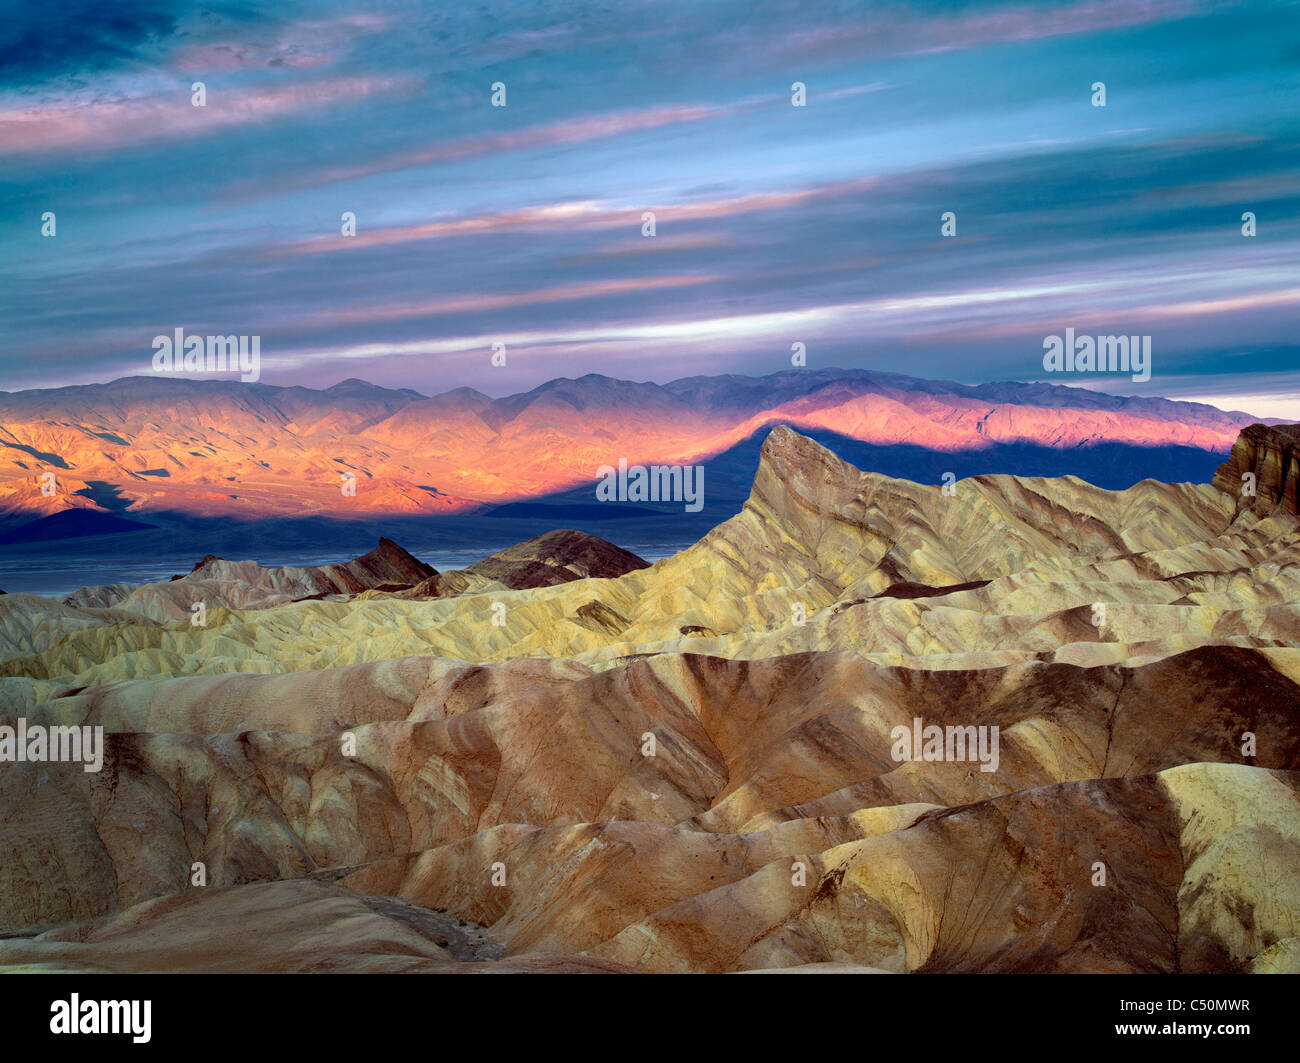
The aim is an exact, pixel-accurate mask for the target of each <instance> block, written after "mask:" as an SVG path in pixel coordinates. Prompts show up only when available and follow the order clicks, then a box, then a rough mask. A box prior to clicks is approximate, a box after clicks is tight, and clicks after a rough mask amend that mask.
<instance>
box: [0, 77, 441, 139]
mask: <svg viewBox="0 0 1300 1063" xmlns="http://www.w3.org/2000/svg"><path fill="white" fill-rule="evenodd" d="M419 85H420V82H419V81H418V80H415V79H411V78H396V77H343V78H330V79H326V80H322V81H316V82H312V83H309V84H303V85H271V86H263V87H256V88H241V89H234V90H230V91H224V90H222V89H221V88H220V87H219V86H217V85H213V84H209V85H208V96H207V106H206V107H195V106H193V105H192V104H191V102H190V95H191V94H190V87H189V86H188V85H178V86H177V87H176V91H175V92H174V93H172V94H169V95H167V96H157V95H155V96H137V97H130V98H124V99H115V100H102V99H101V100H85V101H79V100H57V101H50V102H46V103H42V104H38V105H36V106H33V107H10V108H6V109H3V110H0V151H9V152H15V153H18V152H42V151H59V150H68V149H78V150H86V149H95V148H106V147H114V146H118V145H124V144H132V143H142V142H145V141H150V140H161V139H167V138H169V137H179V136H200V135H202V134H204V133H211V132H216V131H218V130H222V129H228V128H232V127H236V126H244V125H253V124H256V123H259V122H266V121H270V120H271V119H274V118H281V117H284V116H285V115H289V114H295V113H298V112H302V111H308V110H314V109H319V108H320V107H321V106H329V105H332V104H339V103H346V102H351V101H355V100H363V99H366V98H367V97H369V96H373V95H376V94H378V93H395V92H401V91H411V90H413V89H414V88H416V87H418V86H419Z"/></svg>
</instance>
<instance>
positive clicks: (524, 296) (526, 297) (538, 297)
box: [312, 275, 722, 325]
mask: <svg viewBox="0 0 1300 1063" xmlns="http://www.w3.org/2000/svg"><path fill="white" fill-rule="evenodd" d="M721 279H722V278H721V277H717V276H690V275H681V276H669V277H645V278H636V277H633V278H628V279H627V280H617V281H588V282H584V283H580V284H565V285H559V286H556V287H553V288H541V289H538V290H536V291H530V292H502V293H495V294H479V295H460V296H451V297H447V298H442V299H430V300H425V301H421V302H418V303H391V304H389V305H386V306H376V307H367V308H365V309H360V310H335V311H327V312H325V313H319V314H313V315H312V321H314V322H320V321H324V322H328V323H330V324H331V325H333V324H339V323H354V322H359V321H362V322H364V321H388V320H393V319H397V318H406V317H427V316H431V315H434V314H453V313H463V312H469V311H481V310H503V309H508V308H510V307H516V306H533V305H536V304H538V303H558V302H564V301H566V300H569V299H592V298H600V297H601V296H606V295H623V294H626V293H628V292H642V291H654V290H657V289H662V288H682V287H687V286H690V285H695V284H710V283H712V282H714V281H717V280H721Z"/></svg>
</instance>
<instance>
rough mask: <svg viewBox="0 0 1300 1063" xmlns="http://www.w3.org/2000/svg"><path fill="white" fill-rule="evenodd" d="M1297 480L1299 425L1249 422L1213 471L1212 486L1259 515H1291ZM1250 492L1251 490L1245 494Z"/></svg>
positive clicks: (1299, 476)
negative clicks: (1226, 458)
mask: <svg viewBox="0 0 1300 1063" xmlns="http://www.w3.org/2000/svg"><path fill="white" fill-rule="evenodd" d="M1298 482H1300V425H1294V424H1290V425H1273V426H1271V427H1270V426H1268V425H1262V424H1253V425H1251V426H1250V427H1249V428H1246V429H1243V430H1242V433H1241V435H1240V436H1238V437H1237V441H1236V442H1235V443H1234V444H1233V445H1232V451H1231V452H1230V453H1229V455H1228V460H1227V461H1226V462H1224V463H1223V464H1222V465H1220V466H1219V470H1218V472H1216V473H1215V474H1214V486H1215V487H1217V488H1219V489H1220V490H1221V491H1226V492H1227V493H1228V494H1230V495H1233V496H1235V497H1236V498H1238V499H1239V500H1240V501H1239V503H1238V504H1239V505H1240V506H1242V507H1243V508H1246V509H1250V510H1251V511H1252V512H1254V513H1256V514H1258V515H1259V516H1261V517H1271V516H1272V515H1273V514H1275V513H1282V514H1285V515H1288V516H1295V515H1296V514H1297V513H1300V507H1297V503H1296V486H1297V483H1298ZM1250 491H1253V492H1254V493H1253V494H1251V493H1249V492H1250Z"/></svg>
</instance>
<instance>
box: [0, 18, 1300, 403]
mask: <svg viewBox="0 0 1300 1063" xmlns="http://www.w3.org/2000/svg"><path fill="white" fill-rule="evenodd" d="M114 7H115V5H111V4H102V3H75V2H70V0H69V2H63V3H55V4H52V5H47V6H44V7H41V8H40V9H38V10H36V11H32V9H31V8H30V6H29V5H27V4H19V5H12V4H4V5H2V6H0V247H2V248H3V251H2V252H0V329H2V330H3V331H2V333H0V335H3V340H2V341H0V388H4V389H7V390H16V389H18V388H24V387H50V386H59V385H63V384H74V383H89V382H94V381H107V380H112V379H115V378H117V377H120V376H127V375H136V374H140V373H147V372H150V366H151V361H150V360H151V357H152V353H153V351H152V339H153V337H154V336H156V335H159V334H171V332H172V330H174V329H175V328H177V327H180V328H184V329H185V330H186V331H187V332H190V333H198V334H227V335H228V334H247V335H258V336H260V337H261V351H262V359H263V369H262V379H263V381H265V382H267V383H273V384H307V385H310V386H325V385H329V384H332V383H335V382H336V381H338V380H341V379H344V378H346V377H352V376H359V377H363V378H365V379H367V380H372V381H374V382H376V383H380V384H385V385H390V386H405V387H413V388H416V389H418V390H420V391H423V392H425V393H426V394H428V393H434V392H438V391H444V390H448V389H450V388H454V387H458V386H461V385H470V386H473V387H477V388H479V389H480V390H483V391H486V392H488V393H490V394H496V395H501V394H508V393H512V392H517V391H522V390H526V389H527V388H529V387H532V386H534V385H536V384H537V383H540V382H542V381H544V380H547V379H550V378H552V377H556V376H570V377H576V376H580V375H582V374H584V373H588V372H600V373H605V374H608V375H611V376H618V377H624V378H628V379H634V380H655V381H661V382H662V381H667V380H671V379H674V378H676V377H681V376H688V375H694V374H698V373H722V372H740V373H750V374H763V373H768V372H774V371H777V370H780V369H784V368H789V366H790V347H791V344H792V343H795V342H801V343H804V344H805V345H806V347H807V351H808V361H809V364H810V365H813V366H828V365H840V366H845V367H861V368H876V369H882V370H889V371H894V372H904V373H910V374H913V375H917V376H925V377H939V378H948V379H956V380H960V381H965V382H978V381H984V380H996V379H1018V380H1025V379H1044V378H1046V377H1045V374H1044V373H1043V369H1042V349H1043V348H1042V343H1043V338H1044V337H1045V336H1047V335H1050V334H1054V333H1061V332H1063V331H1064V329H1065V328H1066V327H1074V328H1075V329H1076V331H1077V332H1080V333H1093V334H1109V333H1121V334H1126V335H1127V334H1142V335H1150V336H1151V337H1152V349H1153V355H1152V358H1153V367H1152V368H1153V371H1152V376H1151V380H1150V381H1148V382H1146V383H1134V382H1133V381H1132V380H1131V379H1130V378H1129V377H1128V376H1110V377H1101V376H1098V375H1095V374H1093V375H1090V376H1085V377H1071V378H1065V377H1064V376H1054V377H1052V379H1053V382H1058V383H1070V384H1085V385H1089V386H1097V387H1103V388H1105V389H1106V390H1111V391H1116V392H1121V393H1128V394H1163V395H1168V396H1170V397H1175V398H1178V397H1195V398H1198V399H1202V400H1205V401H1213V402H1216V403H1217V404H1219V405H1223V406H1227V407H1230V408H1238V409H1247V410H1250V411H1251V412H1255V413H1258V414H1261V415H1271V416H1282V417H1296V418H1297V419H1300V338H1298V337H1297V324H1298V323H1300V211H1298V209H1297V208H1298V207H1300V135H1298V134H1300V106H1297V103H1298V102H1300V5H1298V4H1296V3H1271V2H1252V3H1233V4H1214V3H1198V2H1193V0H1088V2H1084V3H1034V4H1004V3H976V4H962V3H927V4H916V3H912V4H901V3H886V4H875V3H853V4H849V3H827V4H810V3H771V2H766V0H744V2H734V3H733V2H730V0H728V2H716V3H714V2H707V0H690V2H677V0H667V2H664V0H655V2H653V3H626V2H608V3H569V4H545V5H543V4H537V3H478V4H474V5H448V6H447V7H446V8H445V9H442V10H439V9H437V8H440V7H442V5H437V6H436V7H435V6H434V5H427V4H417V3H364V4H355V3H354V4H351V5H338V4H320V3H311V4H307V3H295V2H293V0H287V2H280V3H276V4H273V5H272V4H265V5H250V4H244V3H239V2H232V3H223V4H209V5H195V4H190V3H180V2H161V0H142V2H138V3H135V4H132V5H131V6H130V7H129V9H123V10H115V9H114ZM196 81H201V82H203V83H204V85H205V87H206V93H207V105H206V106H205V107H194V106H192V104H191V85H192V83H193V82H196ZM498 81H499V82H503V83H504V84H505V85H506V106H505V107H493V106H491V86H492V84H493V83H494V82H498ZM796 81H798V82H802V83H804V84H805V85H806V87H807V105H806V106H804V107H794V106H792V105H791V86H792V84H793V83H794V82H796ZM1097 81H1101V82H1104V83H1105V85H1106V96H1107V105H1106V106H1105V107H1094V106H1093V105H1092V85H1093V83H1094V82H1097ZM647 210H648V211H653V212H654V214H655V217H656V234H655V235H654V236H653V237H646V236H643V235H642V220H641V219H642V214H643V212H644V211H647ZM46 211H53V212H54V213H55V215H56V219H57V234H56V235H55V236H53V237H46V236H43V235H42V232H41V228H42V214H43V213H44V212H46ZM344 211H352V212H355V214H356V218H357V235H356V236H355V237H351V238H348V237H344V236H343V235H342V234H341V233H340V226H341V221H340V216H341V214H342V213H343V212H344ZM944 211H953V212H955V213H956V216H957V235H956V236H955V237H953V238H944V237H942V236H941V235H940V215H941V214H942V213H943V212H944ZM1245 211H1251V212H1254V214H1255V215H1256V218H1257V225H1258V233H1257V235H1256V236H1254V237H1253V238H1247V237H1244V236H1243V235H1242V233H1241V226H1242V222H1241V215H1242V214H1243V212H1245ZM496 341H502V342H505V343H506V349H507V364H506V366H505V367H499V366H493V365H492V364H491V362H490V359H491V353H492V344H493V343H494V342H496Z"/></svg>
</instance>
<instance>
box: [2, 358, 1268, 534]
mask: <svg viewBox="0 0 1300 1063" xmlns="http://www.w3.org/2000/svg"><path fill="white" fill-rule="evenodd" d="M1256 420H1257V419H1256V418H1252V417H1250V416H1249V415H1247V414H1244V413H1226V412H1224V411H1222V410H1218V409H1215V408H1214V407H1211V406H1205V405H1200V404H1196V403H1187V402H1171V401H1168V400H1165V399H1147V398H1126V397H1117V396H1112V395H1105V394H1101V393H1099V392H1093V391H1088V390H1085V389H1081V388H1071V387H1064V386H1060V385H1048V384H1022V383H992V384H982V385H978V386H968V385H963V384H957V383H954V382H951V381H932V380H919V379H916V378H912V377H905V376H899V375H897V374H892V373H874V372H868V371H863V370H836V369H825V370H790V371H786V372H782V373H775V374H773V375H771V376H766V377H745V376H734V375H729V376H716V377H708V376H705V377H691V378H688V379H683V380H677V381H673V382H672V383H670V384H665V385H658V384H649V383H634V382H631V381H626V380H615V379H612V378H610V377H604V376H599V375H594V374H593V375H588V376H584V377H581V378H580V379H577V380H570V379H567V378H565V379H558V380H552V381H549V382H548V383H546V384H543V385H541V386H540V387H537V388H534V389H533V390H532V391H529V392H526V393H523V394H518V395H511V396H509V397H506V398H500V399H493V398H490V397H489V396H487V395H484V394H482V393H480V392H477V391H474V390H472V389H469V388H460V389H457V390H455V391H450V392H447V393H445V394H441V395H437V396H434V397H432V398H426V397H424V396H423V395H421V394H419V393H418V392H415V391H411V390H409V389H400V390H394V389H389V388H383V387H378V386H376V385H373V384H369V383H367V382H365V381H362V380H356V379H352V380H345V381H343V382H341V383H339V384H335V385H334V386H332V387H329V388H326V389H323V390H313V389H311V388H304V387H291V388H281V387H273V386H270V385H265V384H244V383H238V382H230V381H192V380H182V379H171V378H162V377H132V378H127V379H122V380H117V381H114V382H113V383H111V384H103V385H99V384H96V385H86V386H78V387H67V388H55V389H45V390H38V391H23V392H16V393H8V392H0V525H2V526H4V527H7V528H10V529H12V528H13V527H14V526H15V525H25V524H27V523H29V522H31V521H35V520H38V519H41V518H50V517H53V516H56V515H58V514H61V513H65V512H68V511H70V510H84V511H87V512H88V513H94V514H100V515H108V514H113V515H117V516H119V517H121V516H123V515H130V517H132V518H138V519H145V520H147V519H148V518H149V515H153V516H155V517H165V516H166V515H172V516H178V517H184V518H222V519H231V518H233V519H237V520H260V519H264V518H268V517H297V518H302V517H310V516H312V515H319V516H328V517H333V518H343V519H347V518H357V517H361V516H374V515H390V516H401V515H405V516H421V515H425V516H427V515H451V514H464V513H468V512H472V511H485V510H486V509H487V508H490V507H493V506H501V505H505V504H508V503H517V502H521V501H523V500H536V499H541V498H546V497H548V496H555V495H562V494H564V493H565V492H570V491H575V490H576V491H579V492H582V493H584V496H585V497H586V501H587V502H588V503H590V504H592V505H595V504H596V501H595V497H594V494H592V493H590V488H591V485H592V483H593V482H594V480H595V479H596V475H597V469H598V468H599V467H601V466H605V465H609V466H614V465H617V463H618V461H619V459H620V458H624V459H627V461H628V462H629V463H631V464H636V463H642V464H648V463H652V462H656V463H674V464H675V463H683V464H694V463H704V464H706V465H707V464H708V462H709V461H710V460H712V459H715V458H716V457H717V456H718V455H724V454H726V453H727V452H729V451H734V452H735V453H736V454H738V455H740V457H739V458H737V461H738V465H737V467H736V468H735V469H730V470H729V469H727V468H720V469H717V470H715V472H716V473H717V474H718V475H715V476H714V477H712V478H711V479H710V480H709V481H708V484H707V485H706V491H707V490H709V488H710V486H715V487H716V486H718V485H719V484H720V483H727V482H731V481H735V484H736V487H737V489H738V490H737V491H736V492H731V493H737V494H738V498H737V500H736V501H738V500H739V498H743V489H741V488H740V485H742V484H744V483H746V482H747V481H748V478H749V477H750V476H751V475H752V472H753V468H754V463H756V460H757V440H759V439H760V438H761V437H762V436H763V435H765V433H766V430H767V429H768V428H769V427H771V426H773V425H776V424H786V425H790V426H792V427H795V428H797V429H799V430H800V431H804V432H807V433H809V434H811V435H813V436H815V437H816V438H818V439H820V440H822V441H823V442H827V441H833V440H841V441H844V442H845V443H846V444H847V445H849V446H850V447H851V446H854V445H861V446H863V447H868V448H875V451H874V453H876V454H877V456H882V457H883V458H886V459H889V460H886V461H885V464H887V465H888V466H889V469H888V471H889V472H890V473H891V474H892V475H895V476H901V477H906V478H913V479H917V480H923V481H925V482H932V481H933V479H934V476H935V473H936V470H945V469H951V470H953V471H954V472H955V473H956V474H957V475H959V476H960V475H966V474H967V473H966V472H964V471H963V468H964V466H962V463H963V462H965V463H967V464H969V463H970V461H971V460H972V459H973V458H978V459H979V460H978V461H977V463H976V465H975V468H976V469H977V470H978V471H983V472H1014V473H1020V474H1030V473H1035V472H1038V473H1042V474H1048V475H1060V474H1063V473H1066V472H1071V473H1074V474H1076V475H1079V476H1080V477H1082V478H1084V479H1094V478H1096V477H1098V476H1102V477H1104V476H1112V477H1113V474H1114V471H1115V469H1116V468H1117V467H1118V468H1120V469H1122V470H1123V472H1122V473H1120V475H1121V476H1128V475H1130V470H1131V474H1132V475H1133V477H1134V480H1132V481H1130V482H1135V480H1137V479H1142V478H1144V477H1146V476H1154V477H1161V476H1166V477H1167V476H1168V475H1169V474H1170V473H1171V472H1177V471H1179V470H1187V472H1188V473H1191V474H1192V475H1195V476H1196V477H1197V478H1203V479H1206V480H1208V479H1209V477H1210V476H1211V475H1212V473H1213V469H1214V466H1215V465H1216V464H1217V463H1218V461H1219V460H1221V459H1222V456H1223V455H1224V454H1226V453H1227V452H1228V450H1229V449H1230V448H1231V446H1232V444H1233V442H1234V440H1235V439H1236V438H1237V435H1238V433H1239V432H1240V431H1241V430H1242V429H1243V428H1245V427H1246V426H1247V425H1249V424H1251V423H1253V422H1254V421H1256ZM828 445H834V444H833V443H828ZM736 448H739V450H736ZM893 448H898V449H897V450H894V449H893ZM1170 454H1174V455H1176V456H1177V457H1178V459H1179V460H1178V461H1176V462H1172V463H1171V461H1170V460H1168V459H1169V456H1170ZM939 456H942V459H940V458H939ZM1212 456H1213V460H1211V458H1212ZM855 458H856V459H857V460H861V455H860V454H858V455H855ZM1022 459H1023V461H1022ZM1185 459H1186V460H1185ZM1201 469H1204V472H1200V471H1199V470H1201ZM47 473H52V474H54V481H53V484H54V493H53V494H46V493H42V484H43V483H45V484H47V485H48V484H49V482H50V481H49V480H48V478H47V477H46V476H45V474H47ZM1106 486H1109V487H1118V486H1127V484H1119V483H1115V482H1113V478H1112V481H1111V482H1107V483H1106ZM353 487H355V493H354V494H352V493H345V489H348V490H350V489H351V488H353ZM731 493H728V492H726V491H725V490H724V492H723V494H724V495H725V498H726V504H727V505H730V504H731V502H732V499H731ZM570 501H573V500H570ZM715 501H717V499H715ZM607 508H608V507H607ZM62 523H66V520H65V521H64V522H62ZM62 523H61V522H55V523H53V524H48V525H46V526H45V527H48V528H49V530H50V532H51V533H57V531H58V529H59V527H61V526H62ZM83 523H84V522H83ZM87 527H88V525H87Z"/></svg>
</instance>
